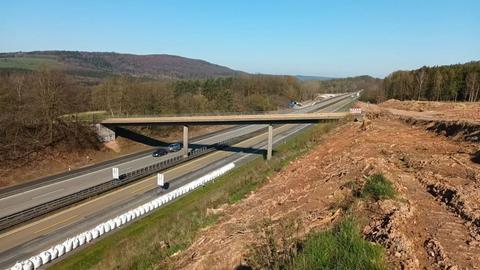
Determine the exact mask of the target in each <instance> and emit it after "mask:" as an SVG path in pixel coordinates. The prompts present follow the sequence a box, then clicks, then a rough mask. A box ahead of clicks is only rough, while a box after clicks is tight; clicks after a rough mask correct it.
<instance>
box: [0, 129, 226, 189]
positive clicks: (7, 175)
mask: <svg viewBox="0 0 480 270" xmlns="http://www.w3.org/2000/svg"><path fill="white" fill-rule="evenodd" d="M223 128H226V126H201V127H191V129H190V131H189V132H190V136H191V137H197V136H202V135H204V134H208V133H211V132H215V131H217V130H220V129H223ZM146 135H147V136H149V137H150V138H152V139H153V140H159V141H163V142H176V141H179V139H180V138H181V136H182V131H181V130H180V129H179V128H171V129H169V130H167V131H163V132H157V133H153V134H146ZM148 149H153V146H148V145H146V144H142V143H140V142H134V141H131V140H129V139H126V138H122V137H119V138H117V139H116V140H115V141H112V142H108V143H105V144H104V145H102V147H101V148H100V149H98V150H94V149H88V150H87V149H84V150H82V149H79V150H75V151H72V149H70V148H64V147H60V146H59V147H55V148H48V149H45V150H44V151H39V152H35V153H32V154H31V157H30V159H29V160H28V161H21V160H20V161H18V162H17V164H16V165H15V166H12V165H11V164H8V165H7V164H0V189H2V188H6V187H9V186H13V185H17V184H21V183H25V182H29V181H32V180H35V179H38V178H42V177H46V176H49V175H54V174H58V173H62V172H65V171H69V170H75V169H79V168H82V167H86V166H89V165H94V164H97V163H101V162H103V161H107V160H111V159H116V158H120V157H122V156H126V155H129V154H133V153H137V152H141V151H144V150H148ZM152 152H153V150H152Z"/></svg>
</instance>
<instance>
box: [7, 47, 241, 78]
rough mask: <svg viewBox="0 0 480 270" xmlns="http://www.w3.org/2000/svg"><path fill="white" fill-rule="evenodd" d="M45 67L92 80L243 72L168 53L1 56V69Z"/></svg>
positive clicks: (57, 53) (38, 53)
mask: <svg viewBox="0 0 480 270" xmlns="http://www.w3.org/2000/svg"><path fill="white" fill-rule="evenodd" d="M42 66H46V67H47V68H51V69H60V70H63V71H65V72H67V73H69V74H73V75H77V76H82V77H91V78H102V77H106V76H108V75H111V74H125V75H129V76H133V77H147V78H155V79H166V78H170V79H206V78H216V77H228V76H234V75H237V74H241V73H243V72H240V71H236V70H232V69H230V68H228V67H224V66H220V65H216V64H212V63H209V62H206V61H203V60H197V59H190V58H185V57H180V56H174V55H166V54H152V55H135V54H120V53H113V52H79V51H35V52H15V53H0V69H10V70H17V69H20V70H38V69H40V68H41V67H42Z"/></svg>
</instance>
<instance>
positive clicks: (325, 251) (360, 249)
mask: <svg viewBox="0 0 480 270" xmlns="http://www.w3.org/2000/svg"><path fill="white" fill-rule="evenodd" d="M383 256H384V254H383V248H382V247H381V246H379V245H375V244H373V243H370V242H368V241H367V240H364V239H363V237H362V233H361V232H360V227H359V225H358V223H357V221H356V220H355V219H354V218H353V217H346V218H344V219H343V220H342V221H341V222H340V223H339V224H337V225H336V226H335V227H334V228H332V229H330V230H326V231H323V232H316V233H312V234H310V235H309V236H308V237H307V239H306V241H305V245H304V248H303V250H302V251H301V252H300V253H299V254H298V255H297V256H296V257H295V258H294V260H293V264H292V266H290V267H286V268H289V269H295V270H303V269H328V270H331V269H338V270H341V269H342V270H343V269H345V270H347V269H358V270H362V269H364V270H367V269H372V270H381V269H387V268H386V266H385V265H384V261H383Z"/></svg>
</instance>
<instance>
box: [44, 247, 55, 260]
mask: <svg viewBox="0 0 480 270" xmlns="http://www.w3.org/2000/svg"><path fill="white" fill-rule="evenodd" d="M47 251H48V252H50V260H55V259H56V258H57V257H58V250H57V249H56V248H54V247H51V248H50V249H49V250H47Z"/></svg>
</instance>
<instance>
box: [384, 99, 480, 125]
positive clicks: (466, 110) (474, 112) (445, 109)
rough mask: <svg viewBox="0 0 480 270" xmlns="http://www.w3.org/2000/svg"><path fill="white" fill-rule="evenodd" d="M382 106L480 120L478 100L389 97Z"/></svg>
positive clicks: (456, 118) (449, 117)
mask: <svg viewBox="0 0 480 270" xmlns="http://www.w3.org/2000/svg"><path fill="white" fill-rule="evenodd" d="M380 107H382V108H391V109H399V110H405V111H416V112H423V115H425V114H432V115H436V116H439V117H443V118H447V119H453V120H467V121H472V120H477V121H479V120H480V102H432V101H399V100H395V99H390V100H387V101H385V102H383V103H382V104H380Z"/></svg>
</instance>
